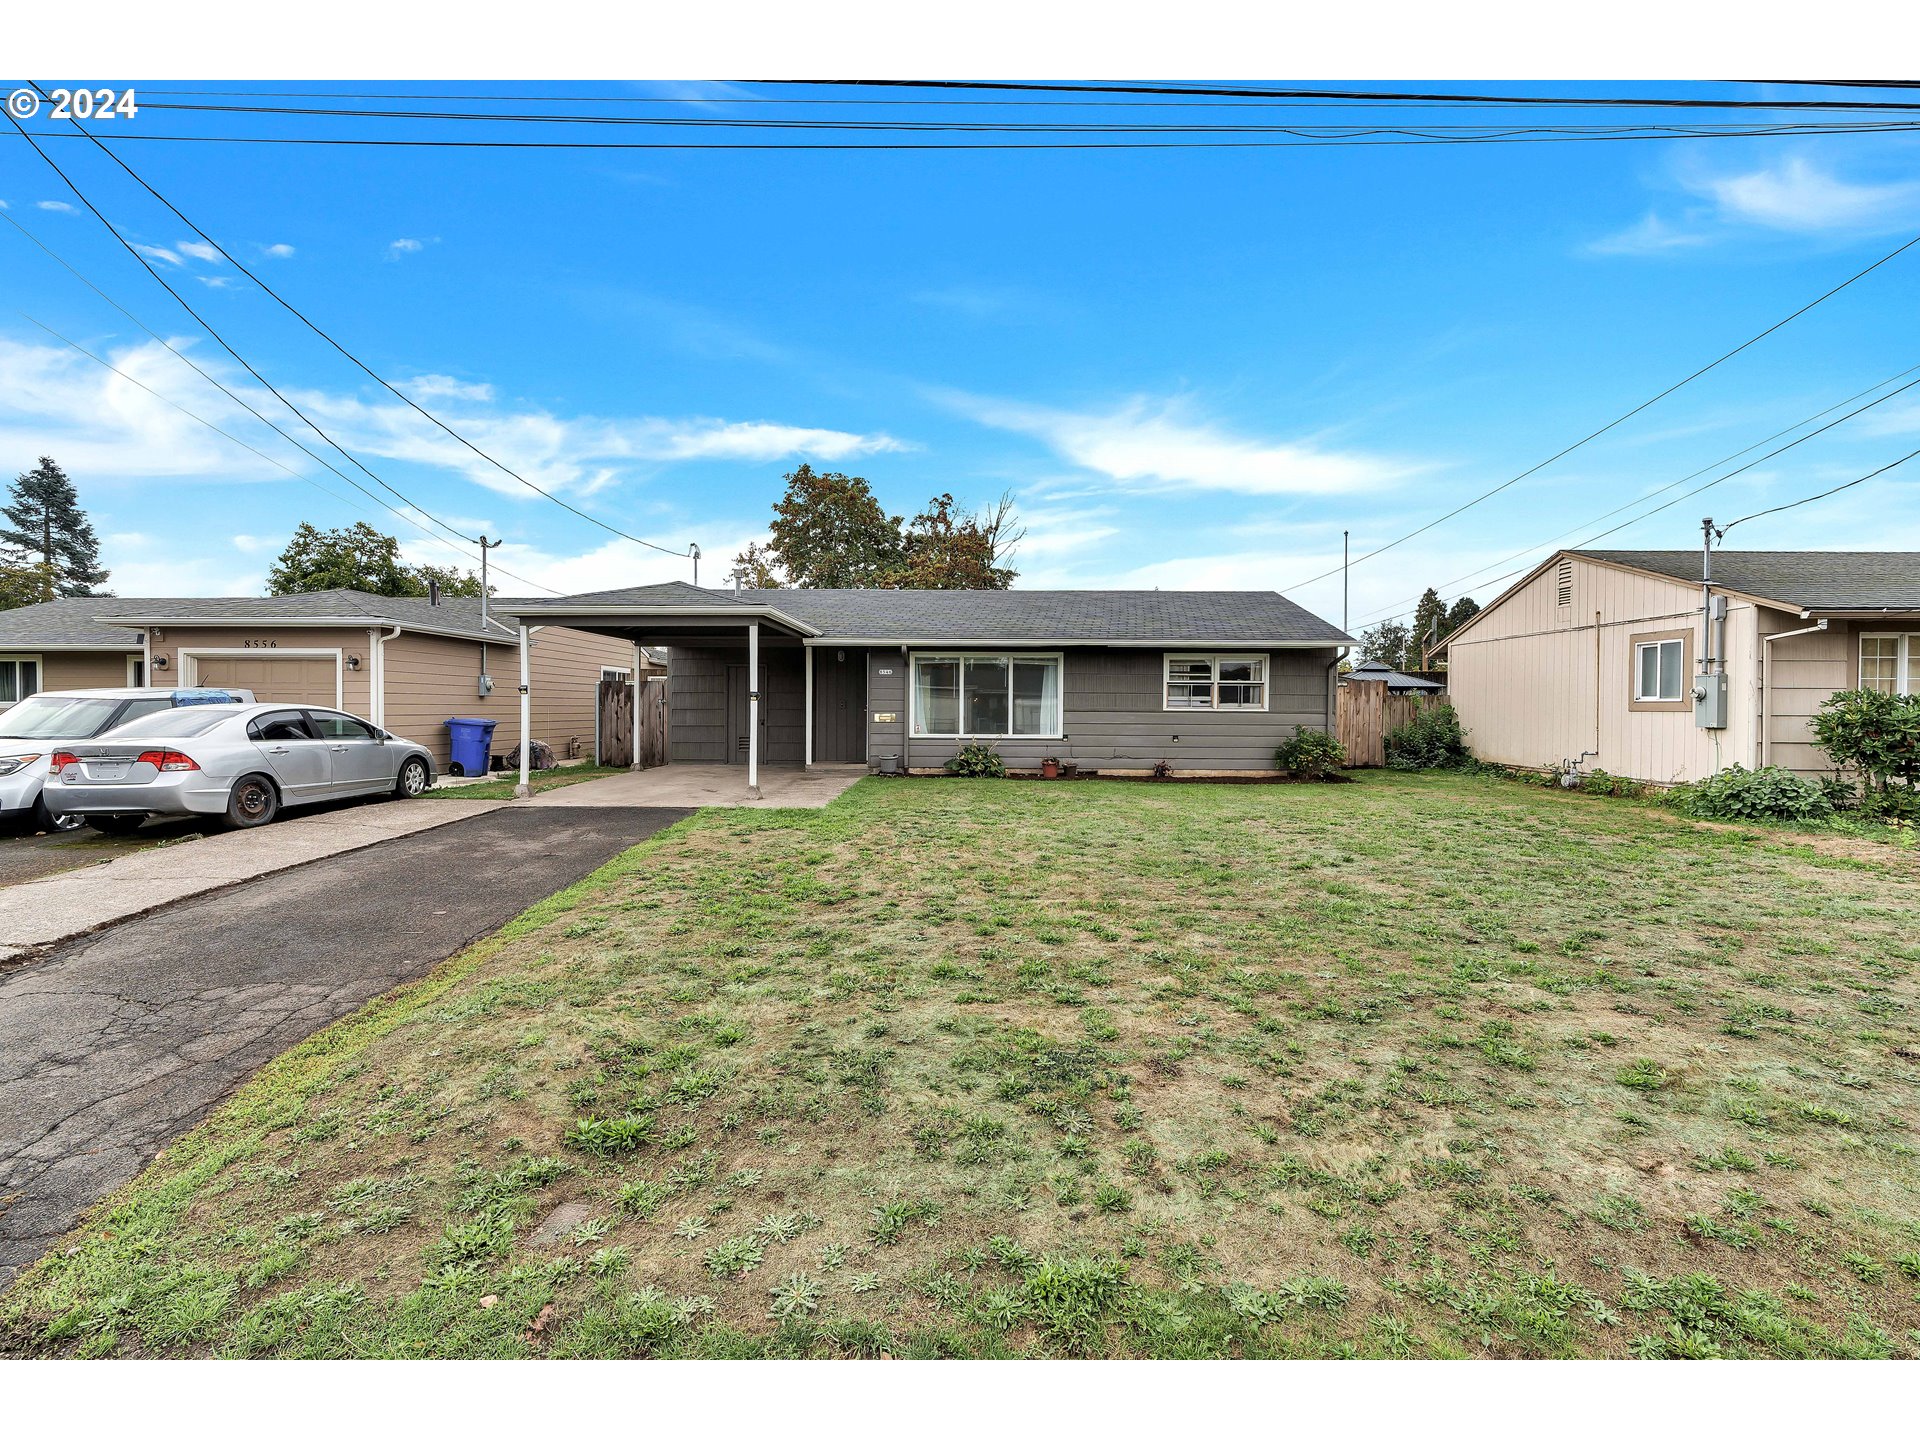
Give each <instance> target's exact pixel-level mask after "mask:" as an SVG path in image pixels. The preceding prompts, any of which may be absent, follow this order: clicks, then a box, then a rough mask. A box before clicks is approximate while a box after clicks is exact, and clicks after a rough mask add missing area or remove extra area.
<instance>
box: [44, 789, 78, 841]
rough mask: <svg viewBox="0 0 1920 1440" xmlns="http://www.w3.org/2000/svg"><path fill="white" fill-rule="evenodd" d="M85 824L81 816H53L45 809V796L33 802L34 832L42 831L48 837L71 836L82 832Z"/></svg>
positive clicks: (51, 812)
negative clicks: (76, 831)
mask: <svg viewBox="0 0 1920 1440" xmlns="http://www.w3.org/2000/svg"><path fill="white" fill-rule="evenodd" d="M86 824H87V821H86V817H85V816H83V815H56V814H54V813H53V811H51V810H49V809H48V808H47V801H46V797H45V796H42V797H41V798H40V799H38V800H35V801H34V802H33V828H34V829H36V830H44V831H46V832H47V834H49V835H57V834H71V833H72V832H73V831H75V830H84V829H85V828H86Z"/></svg>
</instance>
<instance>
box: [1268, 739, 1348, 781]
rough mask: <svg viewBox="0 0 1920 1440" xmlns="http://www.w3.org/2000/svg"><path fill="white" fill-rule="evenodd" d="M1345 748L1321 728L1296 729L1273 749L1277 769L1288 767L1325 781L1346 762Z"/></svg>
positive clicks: (1303, 775) (1310, 777)
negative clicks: (1291, 735) (1291, 736)
mask: <svg viewBox="0 0 1920 1440" xmlns="http://www.w3.org/2000/svg"><path fill="white" fill-rule="evenodd" d="M1346 759H1347V751H1346V747H1345V746H1343V745H1342V744H1341V743H1340V742H1339V741H1338V740H1336V739H1334V738H1333V736H1331V735H1329V734H1328V733H1327V732H1326V731H1324V730H1304V729H1303V730H1298V731H1295V732H1294V735H1293V738H1292V739H1290V740H1283V741H1282V742H1281V743H1280V748H1279V749H1277V750H1275V751H1274V752H1273V766H1274V769H1276V770H1288V771H1291V772H1292V773H1293V774H1295V775H1299V776H1302V777H1304V778H1305V779H1308V780H1324V779H1325V778H1326V777H1327V776H1328V775H1330V774H1332V773H1333V772H1334V771H1335V770H1338V769H1339V768H1340V767H1341V766H1342V765H1344V764H1345V763H1346Z"/></svg>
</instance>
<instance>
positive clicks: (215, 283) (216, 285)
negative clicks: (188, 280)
mask: <svg viewBox="0 0 1920 1440" xmlns="http://www.w3.org/2000/svg"><path fill="white" fill-rule="evenodd" d="M193 278H194V279H196V280H198V281H199V282H200V283H201V284H202V285H205V286H208V287H209V288H211V289H214V290H230V289H232V288H233V277H232V276H231V275H196V276H194V277H193Z"/></svg>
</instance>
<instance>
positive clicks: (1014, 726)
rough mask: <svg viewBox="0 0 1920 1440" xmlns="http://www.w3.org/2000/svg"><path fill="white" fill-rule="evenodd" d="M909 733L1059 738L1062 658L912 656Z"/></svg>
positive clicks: (967, 736) (991, 738) (984, 737)
mask: <svg viewBox="0 0 1920 1440" xmlns="http://www.w3.org/2000/svg"><path fill="white" fill-rule="evenodd" d="M913 733H914V734H915V735H923V736H930V737H934V738H940V737H946V738H950V739H960V738H966V739H989V740H1003V739H1010V738H1013V737H1016V736H1022V735H1025V736H1032V737H1034V738H1035V739H1057V738H1058V737H1059V735H1060V657H1059V656H1058V655H1020V654H1011V655H975V654H966V655H915V656H914V657H913Z"/></svg>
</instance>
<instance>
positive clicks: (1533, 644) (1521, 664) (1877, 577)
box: [1441, 550, 1920, 785]
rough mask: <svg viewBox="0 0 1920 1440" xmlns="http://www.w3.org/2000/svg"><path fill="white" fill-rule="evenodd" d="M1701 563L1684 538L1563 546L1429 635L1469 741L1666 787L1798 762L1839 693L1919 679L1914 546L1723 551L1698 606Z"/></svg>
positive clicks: (1521, 759) (1508, 754)
mask: <svg viewBox="0 0 1920 1440" xmlns="http://www.w3.org/2000/svg"><path fill="white" fill-rule="evenodd" d="M1700 576H1701V555H1700V552H1699V551H1697V550H1563V551H1561V552H1559V553H1558V554H1556V555H1554V556H1552V557H1551V558H1550V559H1548V560H1547V561H1545V562H1544V563H1543V564H1541V565H1540V567H1539V568H1538V569H1536V570H1534V571H1533V572H1532V573H1531V574H1530V575H1528V576H1527V577H1526V578H1525V579H1523V580H1521V581H1520V582H1519V583H1518V584H1517V585H1515V586H1513V588H1512V589H1510V590H1508V591H1507V592H1506V593H1505V594H1503V595H1502V596H1500V598H1499V599H1497V600H1495V601H1494V602H1493V603H1492V604H1490V605H1488V606H1487V608H1486V609H1484V610H1482V611H1481V612H1480V613H1479V614H1478V615H1476V616H1474V618H1473V619H1471V620H1469V621H1468V622H1467V623H1466V624H1465V625H1463V626H1461V627H1460V629H1459V630H1457V631H1455V632H1454V633H1453V634H1452V635H1451V636H1449V637H1448V638H1447V640H1446V641H1445V642H1444V644H1443V645H1442V647H1441V649H1442V650H1443V651H1444V653H1445V654H1446V657H1447V689H1448V692H1449V694H1450V696H1451V698H1452V701H1453V704H1454V706H1455V708H1456V709H1457V710H1458V711H1459V713H1460V720H1461V723H1462V725H1463V726H1465V728H1466V730H1467V732H1468V735H1467V743H1468V745H1469V746H1470V747H1471V749H1472V751H1473V753H1474V754H1475V755H1476V756H1478V757H1479V758H1481V759H1483V760H1490V761H1494V762H1496V763H1499V764H1504V765H1518V766H1528V767H1536V768H1543V769H1544V768H1546V767H1549V766H1558V765H1564V764H1566V763H1568V762H1578V763H1579V764H1580V765H1581V766H1582V768H1585V769H1589V770H1592V769H1602V770H1606V771H1609V772H1611V773H1613V774H1615V775H1624V776H1630V777H1632V778H1634V779H1637V780H1645V781H1651V782H1654V783H1656V784H1662V785H1665V784H1674V783H1678V782H1681V781H1688V780H1698V779H1700V778H1702V777H1704V776H1707V775H1711V774H1713V773H1715V772H1716V771H1719V770H1723V769H1725V768H1727V767H1728V766H1730V765H1735V764H1738V765H1743V766H1746V767H1747V768H1749V769H1755V768H1758V767H1759V766H1762V765H1781V766H1785V767H1786V768H1788V769H1791V770H1797V771H1800V772H1802V773H1806V774H1811V773H1817V772H1820V771H1826V770H1831V769H1832V768H1833V762H1832V761H1830V760H1828V759H1827V757H1826V756H1825V755H1824V754H1823V753H1822V752H1821V751H1820V750H1819V749H1818V748H1816V746H1815V745H1814V743H1813V733H1812V728H1811V725H1810V723H1809V722H1810V720H1811V717H1812V716H1813V715H1814V714H1815V713H1816V712H1817V711H1818V710H1819V708H1820V703H1821V702H1822V701H1823V700H1825V699H1826V698H1827V697H1828V696H1829V695H1831V694H1832V693H1833V692H1834V691H1836V690H1850V689H1854V688H1866V689H1878V690H1886V691H1889V692H1892V693H1895V694H1903V695H1905V694H1916V693H1920V553H1915V552H1912V551H1904V552H1900V551H1766V550H1723V551H1718V552H1716V553H1715V554H1714V556H1713V584H1712V586H1711V589H1710V592H1706V593H1710V595H1711V602H1710V604H1711V611H1712V617H1713V618H1712V619H1711V621H1710V620H1709V618H1708V606H1709V601H1708V600H1707V599H1706V598H1705V595H1704V594H1703V591H1702V587H1701V579H1700ZM1722 676H1723V677H1724V680H1722V679H1721V678H1719V677H1722ZM1722 684H1724V687H1725V702H1724V706H1723V707H1722V706H1720V705H1719V703H1718V701H1719V691H1720V687H1721V686H1722ZM1696 691H1705V692H1706V695H1705V697H1704V699H1697V698H1696ZM1716 711H1717V713H1716Z"/></svg>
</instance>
